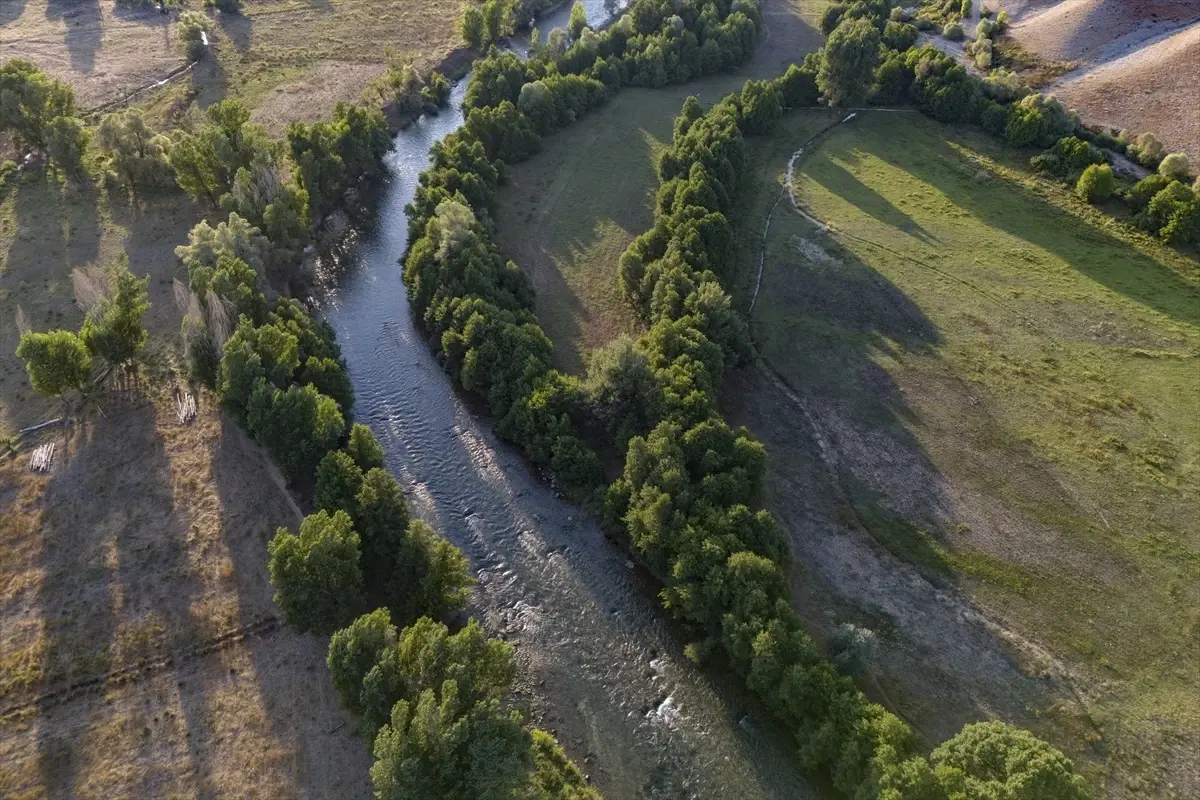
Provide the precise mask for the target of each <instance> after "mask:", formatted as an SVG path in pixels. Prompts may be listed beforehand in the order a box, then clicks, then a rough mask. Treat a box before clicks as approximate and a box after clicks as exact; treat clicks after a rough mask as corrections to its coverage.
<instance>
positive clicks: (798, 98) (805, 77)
mask: <svg viewBox="0 0 1200 800" xmlns="http://www.w3.org/2000/svg"><path fill="white" fill-rule="evenodd" d="M775 88H776V89H777V90H778V92H779V96H780V99H782V101H783V105H784V107H785V108H808V107H810V106H815V105H816V104H817V100H818V98H820V96H821V90H820V89H818V88H817V76H816V73H815V72H810V71H809V70H807V69H800V68H799V67H797V66H796V65H795V64H792V65H791V66H789V67H788V68H787V72H785V73H784V74H783V75H781V76H780V77H778V78H776V79H775Z"/></svg>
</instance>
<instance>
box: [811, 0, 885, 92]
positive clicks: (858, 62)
mask: <svg viewBox="0 0 1200 800" xmlns="http://www.w3.org/2000/svg"><path fill="white" fill-rule="evenodd" d="M878 60H879V31H878V30H876V28H875V26H874V25H872V24H871V23H870V22H868V21H867V20H865V19H855V20H847V21H844V22H842V23H841V24H839V25H838V26H837V28H835V29H834V31H833V32H832V33H831V34H829V38H828V39H827V40H826V42H825V51H824V57H823V58H822V60H821V69H820V71H819V72H818V73H817V85H818V86H819V87H820V88H821V92H822V94H824V96H825V99H826V100H828V101H829V102H830V103H831V104H832V105H839V106H845V105H854V104H856V103H860V102H862V101H863V100H864V99H865V98H866V96H867V93H868V92H870V90H871V84H872V82H873V80H874V77H875V64H876V63H877V62H878Z"/></svg>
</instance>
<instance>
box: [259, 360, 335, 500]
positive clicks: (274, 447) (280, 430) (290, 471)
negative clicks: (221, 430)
mask: <svg viewBox="0 0 1200 800" xmlns="http://www.w3.org/2000/svg"><path fill="white" fill-rule="evenodd" d="M246 420H247V426H248V427H249V429H250V432H251V433H252V434H253V435H254V437H255V438H256V439H258V440H259V441H260V442H262V444H263V446H264V447H266V448H267V452H268V453H270V454H271V457H272V458H273V459H275V463H277V464H278V465H279V467H280V469H281V470H282V471H283V474H284V475H285V476H287V478H288V479H289V480H297V479H299V478H301V477H303V476H305V475H310V474H312V472H313V470H314V469H316V467H317V464H318V463H320V461H321V459H322V458H323V457H324V456H325V454H326V453H328V452H329V451H330V450H332V449H333V448H334V447H335V446H337V442H338V439H340V438H341V436H342V433H343V431H345V429H346V421H345V418H344V417H343V416H342V412H341V410H340V409H338V405H337V402H336V401H335V400H334V399H333V398H331V397H326V396H325V395H323V394H321V393H320V392H318V391H317V390H316V389H315V388H314V387H312V386H289V387H288V388H287V389H286V390H280V389H276V388H274V387H271V386H270V385H268V384H267V383H266V382H265V381H260V382H259V383H257V384H256V385H255V388H254V391H253V393H252V394H251V395H250V402H249V404H248V406H247V411H246Z"/></svg>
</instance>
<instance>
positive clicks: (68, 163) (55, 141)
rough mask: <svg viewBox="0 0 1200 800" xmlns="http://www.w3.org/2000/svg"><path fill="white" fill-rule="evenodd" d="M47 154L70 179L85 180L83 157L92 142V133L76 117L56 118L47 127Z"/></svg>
mask: <svg viewBox="0 0 1200 800" xmlns="http://www.w3.org/2000/svg"><path fill="white" fill-rule="evenodd" d="M45 136H46V153H47V154H48V155H49V156H50V161H51V163H53V164H54V165H55V166H56V167H57V168H58V169H60V170H62V171H63V172H64V173H66V175H67V176H68V177H71V178H83V177H85V175H86V171H85V170H84V167H83V156H84V154H85V153H87V148H88V143H89V142H90V141H91V140H92V134H91V131H89V130H88V129H87V128H85V127H84V125H83V123H82V122H80V121H79V120H78V119H77V118H76V117H55V118H54V119H52V120H50V123H49V124H48V125H47V126H46V131H45Z"/></svg>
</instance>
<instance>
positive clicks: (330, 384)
mask: <svg viewBox="0 0 1200 800" xmlns="http://www.w3.org/2000/svg"><path fill="white" fill-rule="evenodd" d="M299 380H300V383H307V384H312V385H313V386H315V387H317V391H319V392H320V393H321V394H323V395H326V396H327V397H332V398H333V399H334V400H336V401H337V404H338V406H340V407H341V408H342V410H343V411H349V410H350V409H351V408H353V407H354V387H352V386H351V385H350V378H349V376H347V375H346V369H345V367H344V366H343V365H342V364H341V363H340V362H338V361H335V360H333V359H332V358H319V357H317V356H309V357H308V360H306V361H305V362H304V365H303V366H302V367H301V369H300V375H299Z"/></svg>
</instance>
